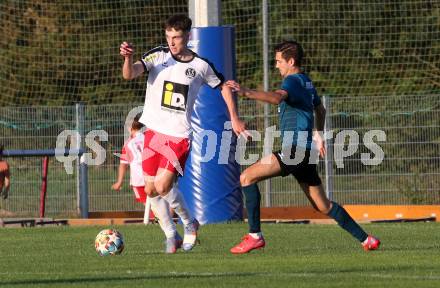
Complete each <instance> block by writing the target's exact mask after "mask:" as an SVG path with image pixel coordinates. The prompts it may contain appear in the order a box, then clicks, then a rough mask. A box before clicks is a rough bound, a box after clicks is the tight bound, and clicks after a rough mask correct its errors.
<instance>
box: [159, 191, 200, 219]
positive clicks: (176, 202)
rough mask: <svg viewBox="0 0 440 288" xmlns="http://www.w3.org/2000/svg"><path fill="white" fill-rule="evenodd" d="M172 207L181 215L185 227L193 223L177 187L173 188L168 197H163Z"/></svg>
mask: <svg viewBox="0 0 440 288" xmlns="http://www.w3.org/2000/svg"><path fill="white" fill-rule="evenodd" d="M162 198H163V199H165V200H166V201H167V202H168V204H170V207H171V208H173V209H174V212H176V214H177V215H179V217H180V219H181V220H182V223H183V225H188V224H189V223H191V222H192V220H193V218H192V217H191V215H190V214H189V211H188V208H187V207H186V203H185V200H184V199H183V196H182V194H181V193H180V191H179V189H177V187H175V186H174V187H173V188H172V189H171V190H170V192H168V194H167V195H165V196H162Z"/></svg>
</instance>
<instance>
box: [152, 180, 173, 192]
mask: <svg viewBox="0 0 440 288" xmlns="http://www.w3.org/2000/svg"><path fill="white" fill-rule="evenodd" d="M154 187H155V188H156V191H157V193H158V194H159V195H165V194H167V193H168V192H169V191H170V190H171V187H172V183H171V184H170V183H166V182H162V181H157V182H154Z"/></svg>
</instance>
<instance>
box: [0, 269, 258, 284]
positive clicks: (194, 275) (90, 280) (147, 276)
mask: <svg viewBox="0 0 440 288" xmlns="http://www.w3.org/2000/svg"><path fill="white" fill-rule="evenodd" d="M257 275H260V276H261V273H258V272H230V273H229V272H228V273H185V272H181V273H166V274H145V275H139V276H121V277H108V276H105V277H90V278H79V277H81V276H78V278H64V279H41V278H40V279H28V280H17V281H5V282H3V281H2V282H0V283H1V284H0V286H3V285H10V286H14V285H26V286H34V285H44V284H47V285H57V284H59V285H62V284H71V285H74V284H81V283H98V282H103V283H105V282H109V283H110V282H111V283H114V282H115V281H127V280H135V281H136V280H160V279H167V280H169V279H191V278H221V277H255V276H257Z"/></svg>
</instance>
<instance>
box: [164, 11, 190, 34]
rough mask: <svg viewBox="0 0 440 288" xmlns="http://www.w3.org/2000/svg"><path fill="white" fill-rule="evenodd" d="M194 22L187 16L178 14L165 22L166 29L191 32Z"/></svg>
mask: <svg viewBox="0 0 440 288" xmlns="http://www.w3.org/2000/svg"><path fill="white" fill-rule="evenodd" d="M191 26H192V21H191V19H190V18H189V17H188V16H187V15H185V14H177V15H173V16H171V17H169V18H168V19H167V21H166V22H165V29H166V30H170V29H172V28H174V30H176V31H183V32H189V31H190V30H191Z"/></svg>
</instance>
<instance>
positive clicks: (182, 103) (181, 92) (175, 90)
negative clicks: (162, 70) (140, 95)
mask: <svg viewBox="0 0 440 288" xmlns="http://www.w3.org/2000/svg"><path fill="white" fill-rule="evenodd" d="M188 90H189V86H188V85H184V84H180V83H175V82H171V81H164V82H163V92H162V103H161V105H162V107H164V108H167V109H172V110H176V111H186V101H187V99H188Z"/></svg>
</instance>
